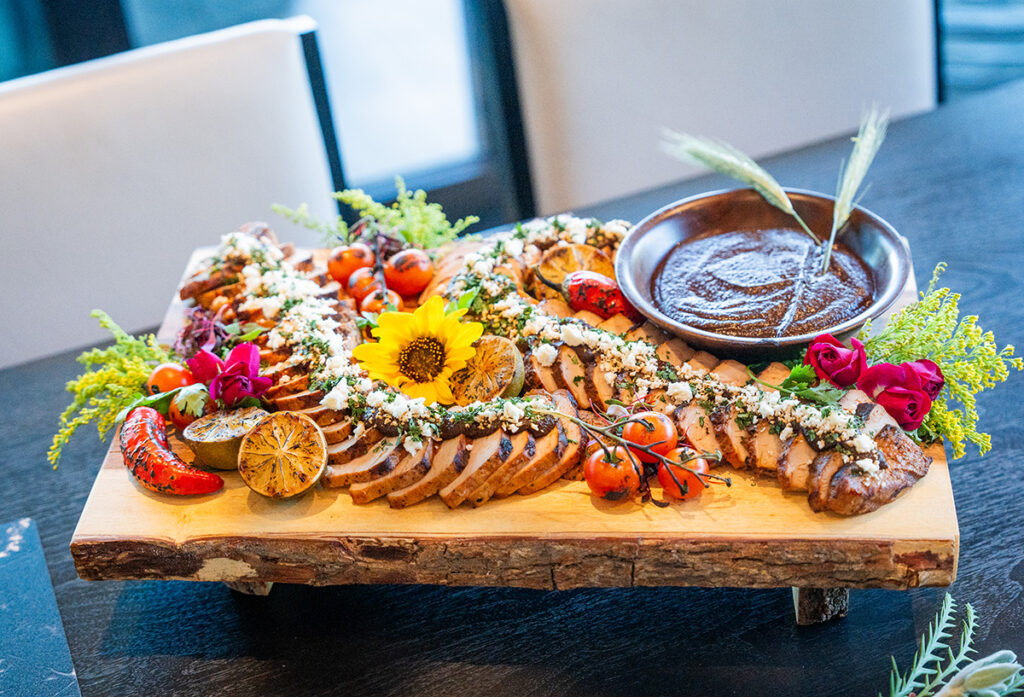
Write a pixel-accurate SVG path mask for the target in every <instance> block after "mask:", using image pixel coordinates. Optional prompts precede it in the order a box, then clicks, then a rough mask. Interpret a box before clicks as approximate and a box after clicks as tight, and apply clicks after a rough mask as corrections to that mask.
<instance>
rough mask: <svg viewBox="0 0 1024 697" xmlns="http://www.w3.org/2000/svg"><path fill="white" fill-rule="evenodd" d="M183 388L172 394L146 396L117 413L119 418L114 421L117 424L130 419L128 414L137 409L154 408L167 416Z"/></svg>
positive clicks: (159, 393)
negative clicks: (172, 402) (172, 401)
mask: <svg viewBox="0 0 1024 697" xmlns="http://www.w3.org/2000/svg"><path fill="white" fill-rule="evenodd" d="M181 389H183V388H181V387H177V388H175V389H173V390H171V391H170V392H158V393H157V394H151V395H146V396H144V397H139V398H138V399H136V400H135V401H134V402H132V403H131V404H129V405H128V406H126V407H125V408H124V409H122V410H121V411H119V412H118V413H117V417H116V418H115V419H114V421H115V423H121V422H122V421H124V420H125V419H126V418H128V412H130V411H131V410H132V409H135V408H136V407H152V408H154V409H156V410H157V411H158V412H160V413H161V414H163V415H164V416H167V414H168V412H169V410H170V408H171V400H172V399H174V397H175V395H176V394H177V392H178V391H179V390H181Z"/></svg>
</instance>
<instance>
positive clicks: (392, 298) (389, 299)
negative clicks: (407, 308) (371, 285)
mask: <svg viewBox="0 0 1024 697" xmlns="http://www.w3.org/2000/svg"><path fill="white" fill-rule="evenodd" d="M388 305H394V306H395V307H397V308H398V309H399V310H401V309H402V296H401V295H399V294H398V293H396V292H395V291H393V290H388V292H387V295H385V294H384V293H383V292H382V291H381V289H380V288H377V289H375V290H374V291H373V292H371V293H370V294H369V295H367V296H366V297H365V298H363V299H362V301H361V302H360V303H359V311H360V312H384V311H385V310H386V309H387V306H388Z"/></svg>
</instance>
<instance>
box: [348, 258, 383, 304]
mask: <svg viewBox="0 0 1024 697" xmlns="http://www.w3.org/2000/svg"><path fill="white" fill-rule="evenodd" d="M383 287H384V286H383V285H382V284H381V282H380V280H379V279H378V278H377V277H376V276H374V275H373V269H371V268H370V267H368V266H364V267H363V268H361V269H356V270H355V271H353V272H352V275H351V276H349V277H348V282H347V283H346V284H345V290H347V291H348V294H349V295H351V296H352V297H353V298H355V299H356V302H360V301H361V300H362V299H363V298H365V297H366V296H367V295H369V294H370V293H372V292H373V291H375V290H377V289H378V288H383Z"/></svg>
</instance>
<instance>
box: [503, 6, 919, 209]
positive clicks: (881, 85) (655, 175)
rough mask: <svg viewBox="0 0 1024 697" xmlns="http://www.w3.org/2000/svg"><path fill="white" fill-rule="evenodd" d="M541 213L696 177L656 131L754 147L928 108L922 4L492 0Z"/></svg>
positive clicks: (759, 149) (757, 152) (758, 151)
mask: <svg viewBox="0 0 1024 697" xmlns="http://www.w3.org/2000/svg"><path fill="white" fill-rule="evenodd" d="M506 6H507V8H508V13H509V21H510V25H511V29H512V34H513V43H514V46H515V55H516V61H517V66H518V76H517V77H518V79H519V86H520V95H521V99H522V103H523V111H524V121H525V126H526V132H527V140H528V143H529V155H530V161H531V167H532V174H533V178H534V190H535V192H536V195H537V200H538V207H539V208H540V209H541V212H542V213H553V212H556V211H562V210H568V209H571V208H573V207H576V206H583V205H586V204H589V203H595V202H598V201H602V200H606V199H609V198H613V197H616V196H619V195H623V194H628V193H632V192H636V191H640V190H643V189H646V188H650V187H652V186H656V185H658V184H663V183H666V182H669V181H673V180H678V179H682V178H684V177H685V176H687V175H688V174H692V173H694V172H697V171H698V170H697V169H696V168H694V167H688V166H685V165H682V164H680V163H678V162H676V161H675V160H673V159H671V158H669V157H667V156H666V155H663V154H662V153H661V152H660V151H659V150H658V140H659V137H660V136H659V134H660V131H661V128H662V127H663V126H668V127H670V128H673V129H675V130H679V131H687V132H691V133H694V134H700V135H706V136H711V137H715V138H719V139H722V140H725V141H728V142H730V143H732V144H733V145H735V146H737V147H738V148H740V149H742V150H744V151H746V152H747V153H749V154H751V155H752V156H755V157H757V156H762V155H765V154H768V153H773V152H778V151H781V150H785V149H788V148H792V147H795V146H799V145H803V144H807V143H811V142H815V141H818V140H822V139H825V138H828V137H831V136H835V135H839V134H842V133H846V132H850V131H854V130H856V126H857V123H858V121H859V119H860V116H861V112H862V110H863V108H864V107H865V106H866V105H868V104H870V103H871V102H878V103H879V104H881V105H883V106H886V105H888V106H890V107H891V108H892V114H893V116H897V117H898V116H902V115H906V114H911V113H917V112H920V111H924V110H927V109H930V108H932V107H933V106H934V104H935V92H936V83H935V80H936V76H935V64H936V58H935V28H934V18H933V8H932V2H931V0H856V1H854V2H851V1H850V0H785V1H781V0H780V1H774V0H506Z"/></svg>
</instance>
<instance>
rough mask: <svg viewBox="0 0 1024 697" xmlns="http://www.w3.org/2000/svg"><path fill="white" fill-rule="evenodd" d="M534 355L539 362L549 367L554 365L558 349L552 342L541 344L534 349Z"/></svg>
mask: <svg viewBox="0 0 1024 697" xmlns="http://www.w3.org/2000/svg"><path fill="white" fill-rule="evenodd" d="M533 355H534V356H536V358H537V362H538V363H540V364H541V365H542V366H544V367H547V366H549V365H552V364H553V363H554V362H555V359H556V358H558V349H557V348H555V347H554V346H553V345H552V344H540V345H539V346H538V347H537V348H535V349H534V350H533Z"/></svg>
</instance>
